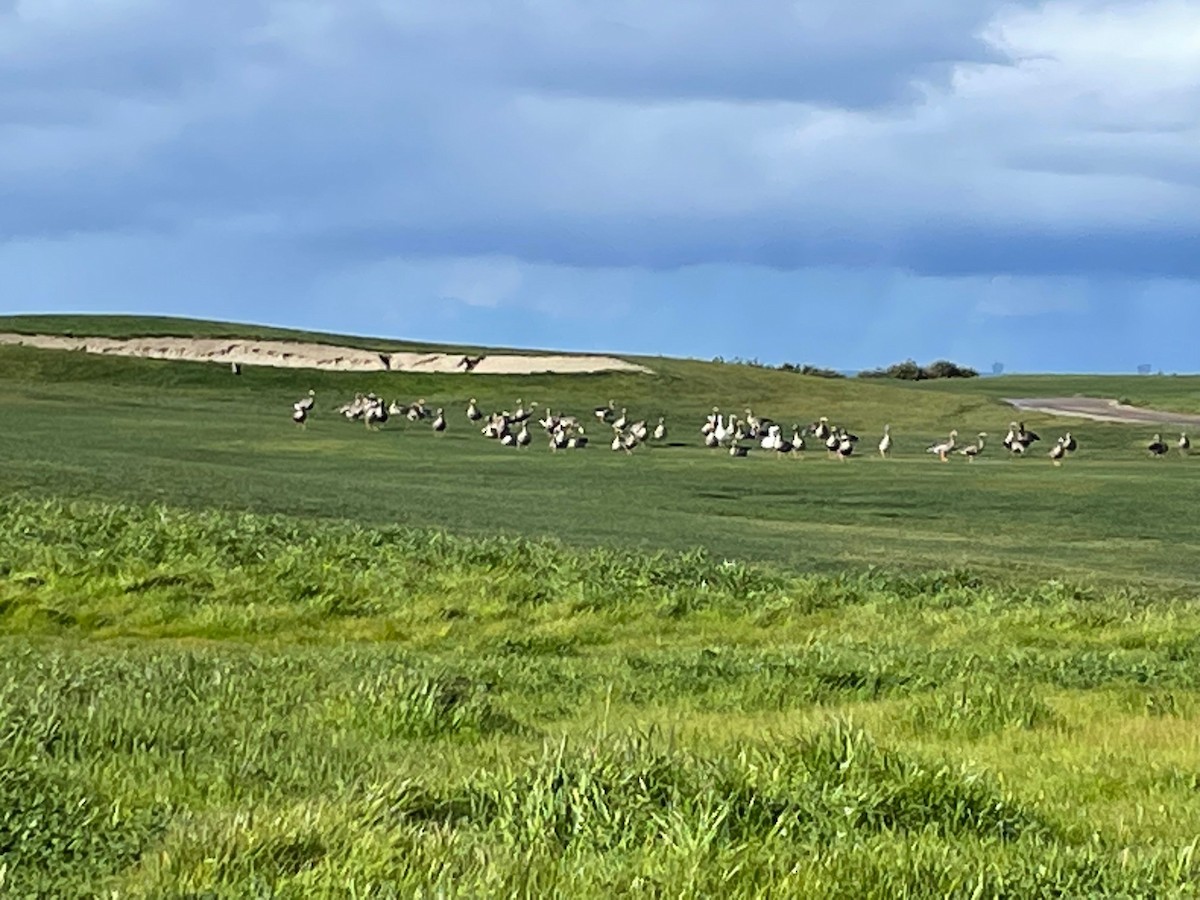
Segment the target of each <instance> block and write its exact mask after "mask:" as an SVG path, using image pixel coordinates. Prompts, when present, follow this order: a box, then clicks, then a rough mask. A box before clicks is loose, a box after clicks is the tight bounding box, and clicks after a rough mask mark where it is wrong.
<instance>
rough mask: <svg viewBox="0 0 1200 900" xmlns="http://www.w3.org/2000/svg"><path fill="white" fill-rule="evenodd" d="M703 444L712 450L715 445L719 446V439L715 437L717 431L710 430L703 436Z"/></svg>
mask: <svg viewBox="0 0 1200 900" xmlns="http://www.w3.org/2000/svg"><path fill="white" fill-rule="evenodd" d="M704 446H705V447H708V448H710V449H712V450H715V449H716V448H717V447H720V446H721V439H720V438H719V437H717V433H716V432H715V431H710V432H709V433H708V434H706V435H705V436H704Z"/></svg>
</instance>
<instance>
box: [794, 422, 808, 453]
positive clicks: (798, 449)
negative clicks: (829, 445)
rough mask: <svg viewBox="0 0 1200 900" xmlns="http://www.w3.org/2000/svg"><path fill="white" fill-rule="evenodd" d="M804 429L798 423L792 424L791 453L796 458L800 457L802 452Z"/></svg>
mask: <svg viewBox="0 0 1200 900" xmlns="http://www.w3.org/2000/svg"><path fill="white" fill-rule="evenodd" d="M804 448H805V443H804V430H803V429H801V427H800V426H799V425H793V426H792V453H793V454H794V455H795V458H796V459H799V458H800V454H801V453H803V452H804Z"/></svg>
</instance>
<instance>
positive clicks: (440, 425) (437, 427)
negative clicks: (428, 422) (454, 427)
mask: <svg viewBox="0 0 1200 900" xmlns="http://www.w3.org/2000/svg"><path fill="white" fill-rule="evenodd" d="M433 430H434V431H436V432H438V433H439V434H441V433H442V432H443V431H445V430H446V415H445V413H443V412H442V408H441V407H440V406H439V407H438V411H437V416H436V417H435V418H434V420H433Z"/></svg>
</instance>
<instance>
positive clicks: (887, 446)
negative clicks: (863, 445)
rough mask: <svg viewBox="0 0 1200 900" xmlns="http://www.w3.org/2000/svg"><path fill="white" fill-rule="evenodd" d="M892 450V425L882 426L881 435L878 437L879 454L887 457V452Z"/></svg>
mask: <svg viewBox="0 0 1200 900" xmlns="http://www.w3.org/2000/svg"><path fill="white" fill-rule="evenodd" d="M891 450H892V426H891V425H884V426H883V437H881V438H880V439H879V455H880V456H882V457H883V458H884V459H887V457H888V453H890V452H891Z"/></svg>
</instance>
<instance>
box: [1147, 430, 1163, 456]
mask: <svg viewBox="0 0 1200 900" xmlns="http://www.w3.org/2000/svg"><path fill="white" fill-rule="evenodd" d="M1146 449H1147V450H1149V451H1150V453H1151V455H1153V456H1155V457H1157V458H1159V459H1161V458H1162V457H1163V455H1164V454H1165V453H1166V452H1167V445H1166V444H1164V443H1163V442H1162V435H1159V434H1156V435H1155V436H1154V440H1152V441H1151V442H1150V443H1149V444H1148V445H1147V446H1146Z"/></svg>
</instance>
